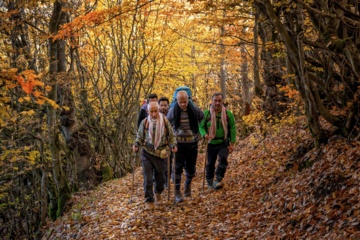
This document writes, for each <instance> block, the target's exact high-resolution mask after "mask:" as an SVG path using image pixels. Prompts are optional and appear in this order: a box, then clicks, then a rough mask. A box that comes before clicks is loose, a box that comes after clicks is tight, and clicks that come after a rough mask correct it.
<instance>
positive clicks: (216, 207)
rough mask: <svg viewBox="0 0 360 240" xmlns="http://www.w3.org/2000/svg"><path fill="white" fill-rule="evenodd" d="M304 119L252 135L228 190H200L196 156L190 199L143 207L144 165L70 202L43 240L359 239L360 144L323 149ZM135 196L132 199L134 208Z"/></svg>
mask: <svg viewBox="0 0 360 240" xmlns="http://www.w3.org/2000/svg"><path fill="white" fill-rule="evenodd" d="M311 145H312V141H311V139H310V136H309V134H308V131H307V130H306V129H305V123H304V122H302V121H300V122H298V123H297V124H294V125H291V126H284V127H282V128H281V129H280V130H277V131H275V130H274V131H272V132H269V133H268V134H267V136H266V138H265V139H263V140H262V141H261V140H259V136H256V135H250V136H249V137H247V138H246V139H244V140H241V141H239V142H238V144H237V148H236V152H234V153H233V154H231V156H230V159H229V167H228V172H227V174H226V177H225V179H224V181H225V184H226V185H225V187H224V189H221V190H218V191H215V190H208V189H206V187H205V190H204V191H203V189H202V184H203V170H204V154H203V153H201V154H200V155H199V158H198V165H197V175H196V177H195V179H194V186H193V193H192V196H191V197H189V198H186V200H185V201H184V202H183V203H179V204H176V205H175V204H174V203H173V192H172V191H171V195H170V201H169V202H168V201H167V192H164V193H163V203H161V204H150V205H149V204H145V203H143V188H142V175H141V167H140V168H137V169H136V171H135V181H134V183H135V190H134V192H133V194H131V179H132V175H131V174H128V175H127V176H125V177H124V178H122V179H115V180H112V181H109V182H106V183H104V184H101V185H100V186H98V188H97V189H96V190H94V191H91V192H87V193H77V194H76V195H74V196H73V199H72V203H71V206H69V210H68V211H67V213H66V214H65V215H64V216H62V217H61V218H60V219H58V220H57V221H55V222H49V223H48V225H47V226H46V227H45V228H44V229H43V234H44V235H43V239H298V238H300V239H359V238H360V218H359V217H360V203H359V197H360V194H359V191H360V181H359V178H360V171H359V168H360V143H359V142H351V143H348V142H346V139H343V138H341V137H338V136H333V137H331V138H330V139H329V142H328V144H326V145H324V146H321V147H320V148H319V149H314V148H312V147H311ZM130 198H131V199H132V201H130V202H129V200H130Z"/></svg>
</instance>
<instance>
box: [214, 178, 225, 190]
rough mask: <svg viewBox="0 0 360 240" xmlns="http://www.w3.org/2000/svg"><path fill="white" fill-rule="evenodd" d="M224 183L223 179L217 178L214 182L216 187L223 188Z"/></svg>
mask: <svg viewBox="0 0 360 240" xmlns="http://www.w3.org/2000/svg"><path fill="white" fill-rule="evenodd" d="M223 186H224V184H223V183H222V182H221V180H215V182H214V189H221V188H223Z"/></svg>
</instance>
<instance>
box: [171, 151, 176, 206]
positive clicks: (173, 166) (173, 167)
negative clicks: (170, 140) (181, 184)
mask: <svg viewBox="0 0 360 240" xmlns="http://www.w3.org/2000/svg"><path fill="white" fill-rule="evenodd" d="M175 163H176V153H174V161H173V165H172V169H173V171H172V174H173V182H174V204H176V183H175V182H176V180H175Z"/></svg>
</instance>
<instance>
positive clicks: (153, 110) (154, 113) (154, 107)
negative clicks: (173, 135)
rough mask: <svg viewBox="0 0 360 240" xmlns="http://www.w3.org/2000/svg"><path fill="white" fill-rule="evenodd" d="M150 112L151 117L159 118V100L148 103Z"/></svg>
mask: <svg viewBox="0 0 360 240" xmlns="http://www.w3.org/2000/svg"><path fill="white" fill-rule="evenodd" d="M148 114H149V116H150V117H151V119H157V118H158V116H159V105H158V104H157V102H151V103H149V105H148Z"/></svg>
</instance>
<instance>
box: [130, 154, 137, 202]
mask: <svg viewBox="0 0 360 240" xmlns="http://www.w3.org/2000/svg"><path fill="white" fill-rule="evenodd" d="M135 162H136V152H134V157H133V160H132V163H131V168H132V181H131V195H130V200H129V203H132V202H133V200H132V197H133V192H134V178H135V177H134V175H135Z"/></svg>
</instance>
